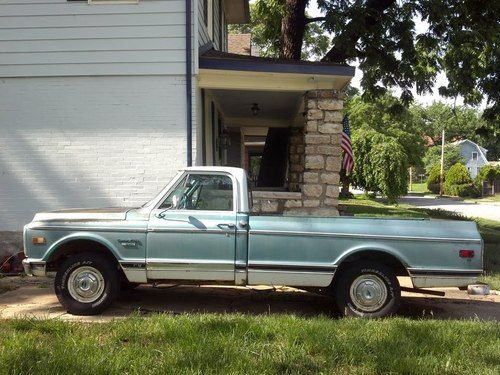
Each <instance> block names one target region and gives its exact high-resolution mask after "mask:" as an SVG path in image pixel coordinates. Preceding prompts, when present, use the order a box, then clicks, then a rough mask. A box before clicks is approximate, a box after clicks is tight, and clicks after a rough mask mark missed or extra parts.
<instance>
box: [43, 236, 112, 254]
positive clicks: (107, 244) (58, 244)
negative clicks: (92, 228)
mask: <svg viewBox="0 0 500 375" xmlns="http://www.w3.org/2000/svg"><path fill="white" fill-rule="evenodd" d="M76 240H87V241H93V242H98V243H100V244H101V245H103V246H105V247H106V248H108V249H109V250H110V251H111V253H113V255H114V257H115V258H116V259H118V260H120V259H121V256H120V253H119V252H118V249H117V248H116V246H115V245H114V244H113V243H112V242H111V241H109V240H107V239H106V238H104V237H102V236H100V235H97V234H95V233H89V232H75V233H71V234H69V235H67V236H64V237H62V238H60V239H59V240H57V241H56V242H54V243H53V244H52V245H51V246H50V247H49V248H48V250H47V252H46V253H45V255H44V256H43V258H42V260H43V261H48V260H49V259H50V258H51V257H52V255H53V254H55V253H56V252H57V251H58V249H59V248H60V247H61V246H63V245H64V244H67V243H68V242H71V241H76Z"/></svg>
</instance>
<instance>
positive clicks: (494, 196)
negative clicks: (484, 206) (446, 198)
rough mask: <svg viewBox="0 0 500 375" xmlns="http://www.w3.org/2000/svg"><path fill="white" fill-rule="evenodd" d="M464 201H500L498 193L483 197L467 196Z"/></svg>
mask: <svg viewBox="0 0 500 375" xmlns="http://www.w3.org/2000/svg"><path fill="white" fill-rule="evenodd" d="M465 202H470V203H476V202H477V203H492V202H495V203H499V202H500V194H495V195H492V196H491V197H484V198H468V199H465Z"/></svg>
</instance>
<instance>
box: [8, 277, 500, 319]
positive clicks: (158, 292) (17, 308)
mask: <svg viewBox="0 0 500 375" xmlns="http://www.w3.org/2000/svg"><path fill="white" fill-rule="evenodd" d="M12 280H13V279H12ZM0 281H3V284H4V285H5V283H6V282H7V283H10V284H11V288H10V289H13V288H14V287H18V289H15V290H11V291H8V292H5V293H3V294H0V318H3V319H9V318H15V317H26V316H28V317H35V318H48V319H53V318H57V319H63V320H68V321H85V322H106V321H110V320H113V319H116V318H121V317H126V316H128V315H130V314H132V313H139V314H143V315H148V314H151V313H157V312H162V313H163V312H164V313H170V314H181V313H188V312H189V313H204V312H216V313H223V312H226V313H242V314H278V313H292V314H297V315H302V316H317V315H330V316H332V317H335V316H337V315H336V313H335V311H334V309H333V308H332V306H333V301H332V300H331V299H330V298H327V297H324V296H319V295H316V294H312V293H307V292H304V291H301V290H298V289H293V288H277V289H273V288H269V287H256V288H243V287H218V286H204V287H199V286H166V285H165V286H159V287H157V288H154V287H152V286H140V287H139V288H137V289H136V290H133V291H129V292H126V293H123V294H122V296H121V297H120V298H119V300H118V301H117V302H116V303H115V304H114V305H113V306H112V307H111V308H109V309H108V310H106V311H105V312H104V314H102V315H98V316H91V317H79V316H73V315H70V314H68V313H66V311H65V310H64V309H63V308H62V307H61V305H59V302H58V301H57V298H56V297H55V295H54V291H53V286H52V282H51V280H49V279H45V280H42V282H40V281H38V279H33V278H22V279H21V278H19V280H18V281H15V280H14V281H5V279H3V280H2V279H0ZM402 282H403V283H407V280H406V281H405V280H402ZM0 285H1V284H0ZM7 289H8V288H7ZM4 290H5V288H4ZM445 292H446V297H434V296H429V295H421V294H413V293H403V298H402V303H401V309H400V312H399V315H401V316H405V317H410V318H422V317H425V318H435V319H469V318H480V319H484V320H494V321H500V295H496V294H495V295H489V296H469V295H468V294H467V293H466V292H464V291H460V290H458V289H456V288H453V289H452V288H450V289H445Z"/></svg>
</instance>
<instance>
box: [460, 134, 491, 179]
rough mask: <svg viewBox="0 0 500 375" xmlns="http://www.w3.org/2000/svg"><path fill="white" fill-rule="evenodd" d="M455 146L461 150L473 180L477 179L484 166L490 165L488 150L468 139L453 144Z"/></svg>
mask: <svg viewBox="0 0 500 375" xmlns="http://www.w3.org/2000/svg"><path fill="white" fill-rule="evenodd" d="M453 144H454V145H456V146H458V147H459V148H460V154H461V155H462V157H463V158H464V161H465V166H466V167H467V170H468V171H469V173H470V176H471V177H472V178H476V176H477V173H478V171H479V170H480V169H481V168H482V166H483V165H486V164H488V160H487V159H486V154H487V152H488V150H486V149H485V148H484V147H481V146H479V145H478V144H477V143H474V142H472V141H470V140H468V139H463V140H461V141H455V142H453Z"/></svg>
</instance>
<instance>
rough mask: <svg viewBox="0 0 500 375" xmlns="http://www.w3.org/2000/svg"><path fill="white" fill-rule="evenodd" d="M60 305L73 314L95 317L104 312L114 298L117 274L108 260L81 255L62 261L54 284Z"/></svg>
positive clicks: (117, 288)
mask: <svg viewBox="0 0 500 375" xmlns="http://www.w3.org/2000/svg"><path fill="white" fill-rule="evenodd" d="M54 288H55V292H56V296H57V298H58V299H59V302H60V303H61V305H63V306H64V307H65V308H66V310H67V311H68V312H69V313H71V314H74V315H95V314H99V313H101V312H102V311H103V310H104V309H106V308H107V307H108V306H109V305H110V304H111V303H112V302H113V301H114V300H115V299H116V297H117V295H118V292H119V289H120V281H119V275H118V272H117V270H116V267H115V265H114V263H113V262H112V261H111V260H109V259H108V258H107V257H105V256H102V255H98V254H93V253H82V254H77V255H75V256H72V257H70V258H68V259H66V260H65V261H64V263H63V264H62V265H61V267H60V268H59V270H58V271H57V274H56V278H55V281H54Z"/></svg>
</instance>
